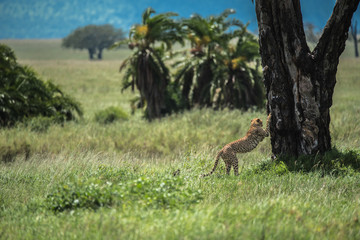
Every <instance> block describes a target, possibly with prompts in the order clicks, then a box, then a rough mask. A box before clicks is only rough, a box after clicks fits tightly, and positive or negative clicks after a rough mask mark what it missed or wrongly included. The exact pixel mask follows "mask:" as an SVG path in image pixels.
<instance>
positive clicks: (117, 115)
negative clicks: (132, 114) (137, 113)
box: [95, 107, 129, 124]
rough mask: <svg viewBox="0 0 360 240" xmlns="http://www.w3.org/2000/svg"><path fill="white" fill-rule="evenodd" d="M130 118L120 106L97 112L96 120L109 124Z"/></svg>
mask: <svg viewBox="0 0 360 240" xmlns="http://www.w3.org/2000/svg"><path fill="white" fill-rule="evenodd" d="M128 119H129V117H128V115H127V114H126V113H125V112H124V111H123V110H122V109H120V108H118V107H108V108H106V109H104V110H101V111H99V112H97V113H96V114H95V121H96V122H98V123H101V124H109V123H113V122H115V121H120V120H128Z"/></svg>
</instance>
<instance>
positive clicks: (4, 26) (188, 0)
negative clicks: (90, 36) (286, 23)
mask: <svg viewBox="0 0 360 240" xmlns="http://www.w3.org/2000/svg"><path fill="white" fill-rule="evenodd" d="M301 3H302V9H303V18H304V22H311V23H312V24H314V25H315V26H317V27H318V28H319V29H321V28H322V27H323V26H324V25H325V23H326V21H327V19H328V18H329V16H330V14H331V11H332V8H333V6H334V4H335V0H317V1H314V0H303V1H302V2H301ZM149 6H151V7H153V8H154V9H155V10H156V11H157V12H158V13H161V12H168V11H173V12H176V13H178V14H179V15H180V17H189V16H190V15H191V14H193V13H198V14H200V15H202V16H204V17H205V16H209V15H214V14H215V15H216V14H219V13H221V12H222V11H223V10H225V9H227V8H233V9H235V10H236V14H235V15H234V17H236V18H238V19H240V20H241V21H243V22H244V23H246V22H249V23H250V25H249V29H250V30H252V31H255V32H256V29H257V23H256V15H255V6H254V4H253V3H252V2H251V0H224V1H218V0H196V1H194V0H182V1H180V0H167V1H164V0H134V1H127V0H71V1H69V0H52V1H48V0H0V38H63V37H65V36H66V35H68V34H69V33H70V32H71V31H72V30H73V29H75V28H77V27H79V26H84V25H87V24H105V23H110V24H113V25H114V26H115V27H119V28H122V29H123V30H125V31H127V30H128V29H129V27H130V26H131V25H133V24H135V23H139V22H140V19H141V14H142V12H143V11H144V9H145V8H146V7H149ZM359 16H360V14H357V17H358V18H359Z"/></svg>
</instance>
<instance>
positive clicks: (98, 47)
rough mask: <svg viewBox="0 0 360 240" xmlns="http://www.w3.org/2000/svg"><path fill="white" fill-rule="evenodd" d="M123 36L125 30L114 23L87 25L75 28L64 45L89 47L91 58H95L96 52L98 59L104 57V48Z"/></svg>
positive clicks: (80, 47)
mask: <svg viewBox="0 0 360 240" xmlns="http://www.w3.org/2000/svg"><path fill="white" fill-rule="evenodd" d="M122 38H124V33H123V31H122V30H121V29H115V28H114V27H113V26H112V25H109V24H105V25H87V26H85V27H79V28H77V29H75V30H74V31H73V32H72V33H70V34H69V36H67V37H66V38H64V39H63V43H62V45H63V46H64V47H67V48H76V49H87V50H88V51H89V58H90V59H93V58H94V57H93V55H94V54H96V53H97V54H98V59H102V51H103V49H104V48H108V47H110V46H111V45H112V44H114V42H115V41H118V40H120V39H122Z"/></svg>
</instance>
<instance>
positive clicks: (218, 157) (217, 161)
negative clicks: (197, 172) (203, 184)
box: [200, 151, 222, 177]
mask: <svg viewBox="0 0 360 240" xmlns="http://www.w3.org/2000/svg"><path fill="white" fill-rule="evenodd" d="M221 155H222V151H220V152H219V153H218V154H217V156H216V160H215V164H214V167H213V169H212V170H211V172H209V173H206V174H203V175H201V176H200V177H207V176H210V175H211V174H213V173H214V172H215V169H216V167H217V165H218V163H219V159H220V157H221Z"/></svg>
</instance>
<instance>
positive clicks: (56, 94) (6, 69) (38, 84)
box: [0, 44, 82, 127]
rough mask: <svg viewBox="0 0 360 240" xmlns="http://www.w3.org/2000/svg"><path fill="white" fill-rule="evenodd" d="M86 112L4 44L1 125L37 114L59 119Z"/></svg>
mask: <svg viewBox="0 0 360 240" xmlns="http://www.w3.org/2000/svg"><path fill="white" fill-rule="evenodd" d="M75 113H77V114H78V115H79V116H81V115H82V110H81V108H80V105H79V104H78V103H77V102H76V101H74V100H73V99H71V98H70V97H69V96H66V95H65V94H64V93H63V92H62V91H61V90H60V88H59V87H58V86H56V85H54V84H53V83H52V82H50V81H47V82H43V81H42V80H40V79H39V78H38V76H37V74H36V73H35V72H34V71H33V70H32V69H31V68H29V67H26V66H21V65H19V64H18V63H17V62H16V57H15V54H14V52H13V51H12V50H11V49H10V48H9V47H7V46H6V45H2V44H1V45H0V126H2V127H4V126H12V125H14V124H15V123H16V122H19V121H22V120H24V119H27V118H32V117H35V116H44V117H53V118H54V119H55V120H56V121H57V122H64V121H68V120H74V119H75V118H76V115H75Z"/></svg>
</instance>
